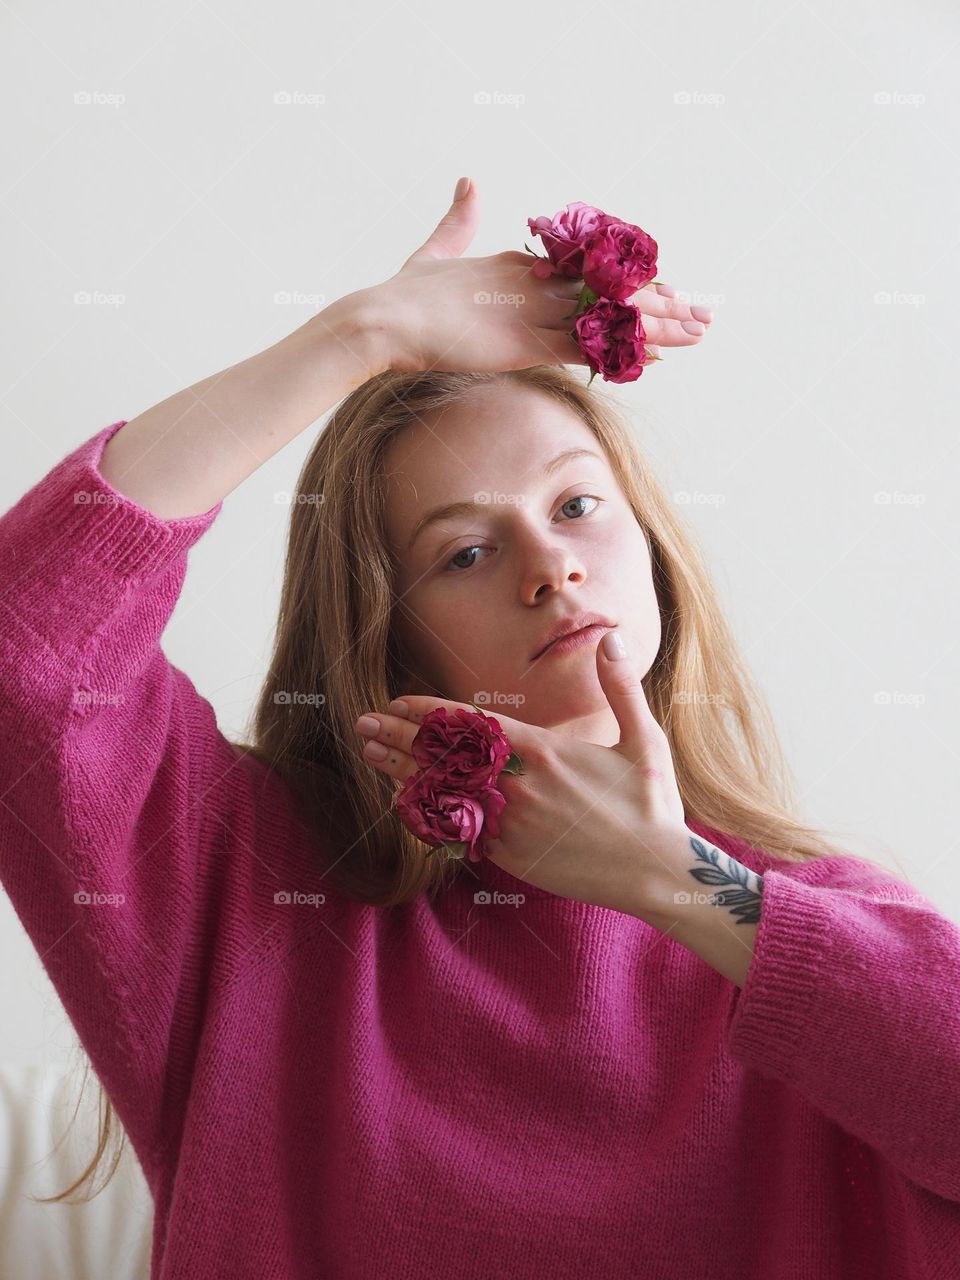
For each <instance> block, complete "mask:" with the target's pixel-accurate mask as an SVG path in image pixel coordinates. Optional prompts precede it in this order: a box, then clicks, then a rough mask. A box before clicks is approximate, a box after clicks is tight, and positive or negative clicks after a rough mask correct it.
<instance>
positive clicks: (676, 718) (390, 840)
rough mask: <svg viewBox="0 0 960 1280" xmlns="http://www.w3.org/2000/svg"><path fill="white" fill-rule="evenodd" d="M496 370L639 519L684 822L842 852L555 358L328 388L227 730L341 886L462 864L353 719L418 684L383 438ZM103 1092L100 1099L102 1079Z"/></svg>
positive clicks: (383, 887) (656, 692) (809, 851)
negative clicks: (264, 638)
mask: <svg viewBox="0 0 960 1280" xmlns="http://www.w3.org/2000/svg"><path fill="white" fill-rule="evenodd" d="M494 380H506V381H507V382H508V383H513V384H516V385H517V386H521V387H529V388H533V389H535V390H538V391H540V392H542V393H543V394H544V395H548V396H551V397H553V399H554V400H557V401H559V402H560V403H561V404H563V405H565V406H567V407H568V408H569V409H570V410H572V411H573V412H574V413H576V414H578V415H579V417H580V418H581V419H582V421H583V422H584V423H585V424H586V426H587V427H588V428H589V429H590V430H591V431H592V432H593V433H594V435H595V436H596V438H597V440H598V442H599V444H600V445H601V446H602V448H603V450H604V452H605V454H606V456H607V458H608V459H609V462H610V464H611V467H612V469H613V471H614V474H615V475H616V477H617V479H618V481H619V483H620V486H621V488H622V490H623V492H624V494H625V495H626V497H627V499H628V501H629V502H630V505H631V507H632V509H633V512H634V514H635V516H636V519H637V520H638V521H639V523H640V525H641V527H642V529H643V530H644V533H645V536H646V538H647V542H648V545H649V547H650V553H651V564H652V569H653V576H654V584H655V587H656V593H657V598H658V602H659V607H660V615H661V628H662V640H661V645H660V650H659V652H658V654H657V657H656V659H655V661H654V663H653V665H652V666H651V668H650V670H649V672H648V673H647V675H646V677H645V678H644V682H643V684H644V690H645V692H646V696H647V701H648V703H649V705H650V708H651V710H652V712H653V714H654V716H655V717H656V719H657V721H658V722H659V723H660V725H661V726H662V728H663V729H664V731H665V732H666V734H667V737H668V740H669V743H670V749H671V754H672V756H673V762H674V768H675V772H676V777H677V782H678V784H679V788H680V795H681V798H682V799H683V803H684V811H685V813H686V816H687V820H688V822H689V821H695V822H697V823H698V824H700V825H701V826H703V827H705V828H707V829H708V830H710V831H713V832H715V833H717V834H718V835H721V834H726V833H735V836H736V837H737V838H739V839H740V840H742V841H745V842H746V844H748V845H751V846H754V847H758V848H761V849H763V850H764V851H765V852H766V853H768V854H770V855H771V856H773V857H774V858H779V859H783V860H785V861H788V862H805V861H809V860H810V859H813V858H821V857H827V856H831V855H837V854H843V853H844V849H843V848H842V847H841V846H840V845H839V844H835V843H834V842H833V841H831V840H830V839H828V837H827V835H826V834H825V833H824V832H823V831H821V830H817V829H815V828H814V827H812V826H810V825H808V824H807V823H806V822H804V821H803V820H802V817H801V815H800V814H799V805H798V802H797V797H796V790H795V783H794V781H793V778H792V775H791V774H790V771H789V770H788V768H787V765H786V761H785V759H784V755H783V751H782V748H781V746H780V742H779V739H778V736H777V733H776V729H775V727H774V724H773V720H772V717H771V714H770V711H769V708H768V706H767V703H766V700H765V698H764V696H763V694H762V692H761V690H760V688H759V687H758V685H757V684H756V683H755V681H754V680H753V677H752V676H751V675H750V673H749V671H748V670H747V668H746V666H745V664H744V662H743V659H742V658H741V656H740V653H739V650H738V647H737V644H736V641H735V639H734V636H733V635H732V633H731V631H730V628H729V626H728V624H727V621H726V618H725V617H724V613H723V610H722V608H721V606H720V602H719V599H718V596H717V592H716V590H715V588H714V586H713V584H712V582H711V580H710V576H709V573H708V571H707V569H706V566H705V563H704V559H703V556H702V554H701V551H700V549H699V547H698V546H697V544H696V542H695V540H694V537H693V535H692V532H691V531H690V530H689V529H688V528H687V527H686V526H685V524H684V522H683V520H682V519H681V518H680V516H679V515H678V513H677V510H676V508H675V506H674V504H673V503H672V501H671V500H670V498H669V496H668V495H667V493H666V491H665V490H664V488H663V487H662V485H661V484H660V482H659V481H658V479H657V478H656V476H655V475H654V474H653V472H652V470H651V468H650V466H649V465H648V464H647V462H646V461H645V460H644V458H643V456H642V454H641V452H640V450H639V448H638V447H637V445H636V443H635V440H634V436H633V433H632V431H631V429H630V428H629V427H628V426H627V424H626V421H625V419H624V417H623V416H622V414H621V413H620V412H619V411H618V408H617V407H616V405H615V403H614V402H613V400H612V398H611V397H609V395H608V393H606V392H602V391H600V390H598V389H594V388H589V387H587V386H586V385H585V384H584V382H582V381H581V380H580V378H579V377H578V375H577V374H576V373H574V372H572V371H571V370H569V369H567V368H565V367H564V366H558V365H539V366H536V367H534V368H530V369H522V370H517V371H510V372H506V373H484V374H480V373H438V372H427V373H402V372H398V371H395V370H388V371H387V372H385V373H381V374H378V375H377V376H376V377H374V378H371V379H370V380H369V381H367V382H365V383H364V384H363V385H362V386H360V387H358V388H357V389H356V390H355V391H353V392H351V394H350V395H348V396H347V397H346V398H345V399H344V400H342V401H341V402H340V404H339V405H338V406H337V407H336V409H335V410H334V412H333V413H332V414H331V415H330V418H329V419H328V422H327V425H326V427H325V428H324V430H323V431H322V432H321V433H320V434H319V436H318V437H317V440H316V442H315V443H314V446H313V448H312V449H311V451H310V453H309V455H308V456H307V459H306V461H305V463H304V465H303V468H302V470H301V474H300V477H299V482H298V486H297V493H296V495H295V497H296V500H295V501H294V502H292V503H291V516H290V534H289V542H288V546H287V553H286V564H285V571H284V579H283V586H282V591H281V599H280V609H279V616H278V621H277V628H276V636H275V641H274V647H273V656H272V660H271V663H270V668H269V672H268V675H267V678H266V680H265V681H264V684H263V686H262V689H261V692H260V695H259V698H258V701H257V703H256V706H255V708H254V711H253V714H252V716H251V720H250V723H249V740H248V741H243V742H238V743H236V744H235V745H236V746H237V747H238V748H239V749H241V750H242V751H244V752H245V753H248V754H250V755H253V756H255V757H257V758H258V759H260V760H262V761H263V762H265V763H266V764H267V765H268V766H269V767H270V768H271V769H274V770H275V771H277V772H278V773H279V774H280V775H281V776H283V777H284V778H285V779H286V780H287V782H288V783H289V784H290V787H291V789H292V792H293V795H294V796H295V798H296V800H297V801H298V803H299V806H300V809H301V812H302V814H303V815H304V817H305V818H306V820H307V821H308V823H309V824H310V827H311V829H312V830H313V831H315V833H316V835H317V845H318V850H319V849H322V848H327V849H330V850H332V851H333V852H334V854H335V857H334V860H333V862H332V864H331V866H330V868H329V876H330V879H331V881H332V882H333V883H334V884H335V885H336V887H337V889H338V890H339V891H340V892H341V893H343V894H346V895H348V896H352V897H354V898H356V899H358V900H360V901H363V902H367V903H370V904H373V905H380V906H389V905H398V904H402V903H406V902H409V901H410V900H411V899H412V898H413V897H415V896H416V895H417V894H418V893H420V892H421V891H425V892H427V893H429V894H431V895H435V894H436V893H437V892H439V891H440V890H441V889H442V888H444V887H448V886H449V884H450V882H451V880H452V878H454V877H455V876H456V875H457V874H458V872H460V871H461V864H459V863H457V862H449V861H448V862H438V861H437V860H435V859H433V858H426V857H425V856H424V853H425V851H426V846H425V845H424V844H422V843H421V842H420V841H419V840H417V839H416V838H415V837H414V836H413V835H411V834H410V832H408V831H407V829H406V828H405V827H404V826H403V825H402V824H401V823H400V821H399V819H398V818H397V816H396V811H395V809H394V808H393V806H392V799H393V796H394V793H395V791H396V790H397V784H396V783H395V782H394V781H393V780H392V779H390V778H389V777H387V776H386V775H385V774H383V773H381V772H380V771H379V770H372V769H370V768H369V766H368V765H366V764H365V763H364V762H362V761H361V760H360V759H359V758H358V753H357V748H356V734H355V731H354V724H355V722H356V720H357V718H358V717H359V716H360V715H361V714H362V713H363V712H364V711H367V710H370V709H371V708H380V709H383V710H385V709H386V707H387V706H388V704H389V703H390V701H391V700H392V699H393V698H395V697H397V696H398V695H399V694H401V693H403V692H407V693H411V692H414V691H416V689H415V686H414V685H412V683H411V679H412V677H411V669H410V666H409V665H408V658H407V655H406V654H405V652H404V648H403V645H402V643H401V642H400V640H399V637H398V629H397V621H398V617H399V610H400V609H402V608H404V607H405V606H404V604H403V602H402V600H398V598H397V597H396V593H395V591H394V583H395V580H396V573H397V568H398V566H397V563H396V561H395V559H394V558H393V556H392V553H391V551H390V548H389V543H388V540H387V537H386V534H385V528H384V511H385V502H386V481H385V477H384V474H383V467H382V461H383V457H384V453H385V451H386V449H387V447H388V446H389V444H390V442H391V441H392V440H393V438H394V437H395V436H396V435H397V433H398V432H401V431H403V430H404V428H406V427H408V426H409V425H410V424H411V423H414V422H416V421H419V420H421V419H422V418H423V417H424V415H426V414H428V413H431V412H433V411H437V410H442V409H444V408H445V407H447V406H448V405H451V404H454V403H456V402H458V401H462V400H463V399H465V398H466V397H468V396H469V395H470V393H471V391H472V390H473V389H474V388H477V387H480V386H483V385H484V384H487V383H489V382H491V381H494ZM419 691H420V692H423V693H427V694H431V695H434V696H438V697H439V696H444V695H443V692H442V691H441V690H436V689H430V688H422V686H421V687H420V688H419ZM303 694H310V695H313V696H312V697H309V698H306V697H303V696H301V695H303ZM841 834H847V833H841ZM718 843H720V842H719V841H718ZM858 856H860V857H864V855H862V854H859V855H858ZM865 860H867V861H872V860H871V859H869V858H866V859H865ZM877 865H882V864H877ZM101 1095H102V1097H101V1101H103V1100H104V1099H105V1098H106V1095H105V1094H104V1093H103V1090H102V1086H101ZM106 1104H107V1109H106V1120H105V1123H102V1124H101V1137H100V1142H99V1144H98V1149H97V1152H96V1154H95V1156H94V1158H93V1160H92V1161H91V1163H90V1165H89V1166H88V1168H87V1170H86V1171H85V1173H84V1174H83V1175H81V1177H80V1178H78V1179H77V1180H76V1182H74V1183H73V1184H72V1185H71V1187H70V1188H67V1190H66V1191H63V1192H61V1193H60V1195H59V1196H51V1197H47V1199H49V1200H59V1199H62V1198H64V1197H65V1196H66V1195H67V1194H68V1193H69V1192H70V1191H72V1190H73V1189H74V1188H75V1187H77V1186H79V1185H81V1184H82V1183H83V1182H85V1181H86V1180H88V1179H90V1178H92V1177H93V1174H94V1172H95V1169H96V1166H97V1164H98V1163H99V1161H100V1159H101V1157H102V1156H103V1154H104V1151H105V1148H106V1138H107V1136H109V1132H110V1119H111V1116H110V1112H111V1110H112V1108H111V1105H110V1103H109V1100H108V1099H107V1100H106ZM122 1138H123V1133H122V1129H121V1142H122ZM115 1167H116V1163H114V1168H115ZM112 1172H113V1170H111V1176H112ZM107 1181H109V1178H108V1179H107ZM104 1185H105V1184H104ZM101 1189H102V1188H101Z"/></svg>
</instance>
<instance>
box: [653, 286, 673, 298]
mask: <svg viewBox="0 0 960 1280" xmlns="http://www.w3.org/2000/svg"><path fill="white" fill-rule="evenodd" d="M657 292H658V293H661V294H663V296H664V297H665V298H675V297H676V296H677V291H676V289H675V288H674V287H673V285H672V284H658V285H657Z"/></svg>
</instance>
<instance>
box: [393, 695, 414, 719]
mask: <svg viewBox="0 0 960 1280" xmlns="http://www.w3.org/2000/svg"><path fill="white" fill-rule="evenodd" d="M388 710H389V712H390V714H391V715H393V716H399V717H400V718H401V719H403V718H405V717H406V716H408V715H409V714H410V708H409V706H408V705H407V703H405V702H404V700H403V699H402V698H394V700H393V701H392V702H391V703H390V706H389V708H388Z"/></svg>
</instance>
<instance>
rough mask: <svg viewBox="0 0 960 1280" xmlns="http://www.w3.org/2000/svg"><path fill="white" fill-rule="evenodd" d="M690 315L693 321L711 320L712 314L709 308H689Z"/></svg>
mask: <svg viewBox="0 0 960 1280" xmlns="http://www.w3.org/2000/svg"><path fill="white" fill-rule="evenodd" d="M690 314H691V315H692V316H693V318H694V320H712V319H713V312H712V311H711V310H710V308H709V307H702V306H699V305H697V306H695V307H691V308H690Z"/></svg>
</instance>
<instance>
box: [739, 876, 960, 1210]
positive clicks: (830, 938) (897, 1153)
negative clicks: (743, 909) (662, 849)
mask: <svg viewBox="0 0 960 1280" xmlns="http://www.w3.org/2000/svg"><path fill="white" fill-rule="evenodd" d="M763 886H764V887H763V903H762V906H761V909H760V922H759V925H758V928H757V934H756V938H755V943H754V953H753V957H752V959H751V961H750V967H749V969H748V970H747V975H746V980H745V982H744V985H743V987H742V989H739V988H738V989H737V992H736V994H735V995H734V998H733V1003H732V1006H731V1009H730V1012H729V1016H728V1019H727V1028H726V1032H727V1047H728V1050H729V1052H730V1053H731V1054H732V1055H733V1056H734V1057H736V1058H737V1059H738V1060H739V1061H741V1062H742V1063H743V1064H744V1065H746V1066H747V1067H750V1068H752V1069H755V1070H757V1071H759V1072H761V1073H763V1074H765V1075H769V1076H772V1077H774V1078H775V1079H777V1080H780V1081H782V1082H784V1083H785V1084H788V1085H790V1086H792V1087H793V1088H795V1089H797V1090H798V1091H799V1092H800V1093H802V1094H803V1095H804V1096H805V1097H806V1098H807V1100H808V1101H809V1102H810V1103H812V1104H813V1105H814V1106H815V1107H817V1108H818V1109H819V1110H820V1111H821V1112H823V1113H824V1114H825V1115H826V1116H828V1117H829V1118H830V1119H831V1120H833V1121H834V1122H835V1123H837V1124H838V1125H840V1126H841V1127H842V1128H843V1129H845V1130H846V1131H847V1132H848V1133H851V1134H852V1135H853V1136H854V1137H856V1138H858V1139H860V1140H861V1141H863V1142H865V1143H866V1144H868V1145H869V1146H870V1147H872V1148H873V1149H874V1150H876V1151H878V1152H879V1153H880V1154H881V1155H882V1156H884V1157H885V1158H886V1160H887V1161H888V1162H890V1163H891V1164H892V1165H893V1166H894V1167H895V1168H896V1169H897V1170H898V1171H899V1172H900V1173H902V1174H904V1175H905V1176H906V1177H907V1178H908V1179H910V1180H911V1181H912V1182H914V1183H916V1184H918V1185H919V1187H921V1188H924V1189H926V1191H928V1192H933V1193H934V1194H935V1195H937V1196H941V1197H945V1198H946V1199H947V1200H950V1201H955V1202H960V1160H958V1158H957V1137H958V1135H960V1088H958V1082H960V926H958V925H957V924H955V923H954V922H953V921H952V920H950V919H948V918H947V917H945V916H944V915H942V914H941V913H940V912H938V911H937V909H936V908H935V907H934V906H933V904H932V903H930V902H928V901H927V899H926V898H924V897H923V896H922V895H921V894H919V893H918V892H917V891H916V890H915V889H914V888H913V887H912V886H910V885H909V884H907V883H905V882H904V881H902V880H899V879H897V878H896V877H895V876H893V875H892V874H888V873H886V872H885V870H884V869H883V868H881V867H877V866H874V865H873V864H871V863H869V862H866V861H864V860H863V859H860V858H855V857H852V856H832V857H828V858H821V859H815V860H813V861H810V862H806V863H785V862H780V861H778V862H777V863H776V864H775V865H773V866H771V867H770V868H769V869H767V870H764V872H763Z"/></svg>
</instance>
